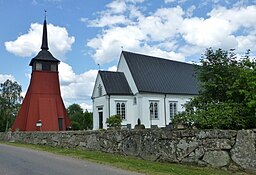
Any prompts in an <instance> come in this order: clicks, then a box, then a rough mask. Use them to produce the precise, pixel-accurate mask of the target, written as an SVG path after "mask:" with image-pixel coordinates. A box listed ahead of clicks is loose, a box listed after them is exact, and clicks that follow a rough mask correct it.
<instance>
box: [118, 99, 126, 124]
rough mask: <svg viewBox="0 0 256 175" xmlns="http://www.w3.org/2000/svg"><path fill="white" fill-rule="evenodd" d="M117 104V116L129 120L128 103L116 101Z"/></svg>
mask: <svg viewBox="0 0 256 175" xmlns="http://www.w3.org/2000/svg"><path fill="white" fill-rule="evenodd" d="M115 103H116V115H119V116H121V117H122V120H127V117H126V115H127V114H126V113H127V112H126V109H127V105H126V101H115Z"/></svg>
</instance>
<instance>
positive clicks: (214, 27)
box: [87, 0, 256, 65]
mask: <svg viewBox="0 0 256 175" xmlns="http://www.w3.org/2000/svg"><path fill="white" fill-rule="evenodd" d="M114 2H115V3H116V2H121V0H120V1H119V0H118V1H114ZM122 2H126V9H128V10H126V11H125V13H124V10H120V12H121V11H122V14H119V15H121V16H122V19H125V20H120V21H119V20H116V21H118V22H115V20H113V21H112V22H111V21H109V22H104V21H107V20H106V15H110V17H113V18H115V17H116V14H115V13H114V10H112V11H113V13H111V12H110V11H109V8H108V10H106V11H102V12H100V14H101V15H100V16H99V17H98V18H96V21H97V22H99V23H98V25H95V26H96V27H99V26H100V25H99V24H101V27H102V32H101V33H99V34H98V35H97V36H96V37H94V38H91V39H90V40H88V42H87V46H88V47H90V48H91V49H92V50H93V54H92V57H93V59H94V61H95V62H96V63H100V64H101V65H102V64H104V63H109V62H112V61H114V60H117V59H118V58H119V55H120V48H121V47H123V48H124V50H128V51H132V52H139V53H145V54H156V55H155V56H162V57H167V58H170V59H177V60H184V59H185V57H190V56H193V57H194V56H195V55H196V54H198V58H199V57H200V55H199V54H202V53H203V52H204V50H205V49H206V48H208V47H212V48H222V49H230V48H235V49H237V50H238V51H243V50H245V48H248V47H249V48H252V49H253V48H255V46H256V40H255V37H254V36H255V35H256V23H255V22H254V19H256V5H251V6H247V7H246V6H239V7H238V6H233V7H231V8H227V7H223V6H221V5H220V3H217V1H216V0H215V1H214V2H212V1H209V2H207V4H208V5H209V4H211V5H212V10H211V11H210V12H209V13H207V14H201V15H200V17H198V16H195V14H197V13H198V11H197V10H200V8H202V7H199V6H200V3H201V2H199V3H198V4H195V5H192V6H190V7H189V8H187V9H186V10H185V9H184V8H183V7H181V6H176V7H170V8H158V9H155V11H153V12H152V11H151V12H148V11H147V12H146V13H145V8H143V5H141V6H140V5H139V4H136V6H135V5H134V4H131V3H130V2H128V1H127V0H123V1H122ZM164 2H165V3H172V2H173V3H174V1H173V0H165V1H164ZM202 2H203V1H202ZM182 3H186V1H185V0H180V1H177V3H176V4H182ZM223 3H226V4H229V2H226V1H225V2H223ZM230 5H231V4H230ZM209 6H210V5H209ZM195 12H197V13H195ZM104 14H105V16H104ZM110 19H111V18H110ZM90 22H95V20H88V24H89V25H90ZM121 22H123V23H122V24H121ZM120 24H121V25H120Z"/></svg>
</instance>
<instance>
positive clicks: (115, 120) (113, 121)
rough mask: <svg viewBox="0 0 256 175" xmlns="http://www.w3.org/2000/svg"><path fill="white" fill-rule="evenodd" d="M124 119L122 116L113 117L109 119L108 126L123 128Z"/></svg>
mask: <svg viewBox="0 0 256 175" xmlns="http://www.w3.org/2000/svg"><path fill="white" fill-rule="evenodd" d="M122 120H123V119H122V117H121V116H120V115H112V116H110V117H109V118H107V121H106V124H107V125H108V126H109V127H110V128H121V123H122Z"/></svg>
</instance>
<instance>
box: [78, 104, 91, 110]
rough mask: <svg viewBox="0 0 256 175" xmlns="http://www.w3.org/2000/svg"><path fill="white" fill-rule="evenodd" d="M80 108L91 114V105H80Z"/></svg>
mask: <svg viewBox="0 0 256 175" xmlns="http://www.w3.org/2000/svg"><path fill="white" fill-rule="evenodd" d="M80 106H81V108H83V110H84V111H86V110H87V111H88V112H92V104H87V103H80Z"/></svg>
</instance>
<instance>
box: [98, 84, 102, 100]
mask: <svg viewBox="0 0 256 175" xmlns="http://www.w3.org/2000/svg"><path fill="white" fill-rule="evenodd" d="M98 94H99V97H101V96H102V86H101V84H99V86H98Z"/></svg>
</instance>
